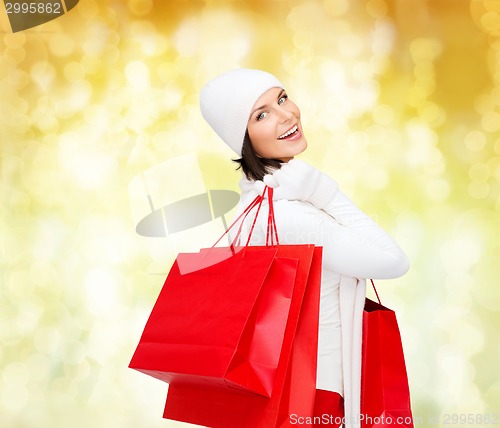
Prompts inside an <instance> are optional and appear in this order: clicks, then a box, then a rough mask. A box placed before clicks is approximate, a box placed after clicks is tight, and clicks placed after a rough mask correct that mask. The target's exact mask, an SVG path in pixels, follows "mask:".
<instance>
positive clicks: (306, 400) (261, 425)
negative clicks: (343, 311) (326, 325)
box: [164, 245, 322, 428]
mask: <svg viewBox="0 0 500 428" xmlns="http://www.w3.org/2000/svg"><path fill="white" fill-rule="evenodd" d="M249 249H250V250H254V251H258V247H257V248H256V247H250V248H249ZM278 254H279V255H280V256H286V257H295V258H297V259H298V260H299V269H298V272H297V279H296V283H295V289H294V292H293V297H292V306H291V309H290V314H289V318H288V323H287V327H286V332H285V337H284V342H283V346H282V352H281V355H280V359H279V365H278V371H277V374H276V379H275V385H274V389H273V392H272V395H271V397H270V398H266V397H262V396H258V395H255V394H246V393H243V392H241V391H237V390H229V389H224V388H221V387H217V386H215V385H205V386H204V387H203V388H199V387H196V386H193V385H189V384H187V383H182V382H173V383H171V384H170V385H169V390H168V395H167V402H166V406H165V412H164V417H165V418H168V419H174V420H178V421H183V422H189V423H193V424H198V425H203V426H209V427H213V428H223V427H227V428H234V427H238V428H271V427H273V428H274V427H292V426H295V424H296V421H297V420H298V417H303V416H312V414H313V408H314V397H315V392H316V357H317V347H318V314H319V294H320V284H321V258H322V249H321V248H319V247H314V246H313V245H283V246H282V245H279V246H278Z"/></svg>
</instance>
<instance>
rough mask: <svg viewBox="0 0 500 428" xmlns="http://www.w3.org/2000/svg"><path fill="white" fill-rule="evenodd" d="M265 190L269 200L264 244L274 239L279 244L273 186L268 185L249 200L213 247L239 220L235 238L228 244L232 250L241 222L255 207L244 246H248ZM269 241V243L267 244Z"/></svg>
mask: <svg viewBox="0 0 500 428" xmlns="http://www.w3.org/2000/svg"><path fill="white" fill-rule="evenodd" d="M266 192H267V195H268V200H269V212H268V217H267V222H268V223H267V234H266V246H269V245H275V244H274V242H275V240H276V245H279V240H278V230H277V227H276V220H275V217H274V204H273V188H272V187H269V186H265V187H264V191H263V192H262V194H261V195H258V196H256V197H255V199H254V200H253V201H252V202H250V204H249V205H248V206H247V207H246V208H245V209H244V210H243V212H242V213H241V214H240V215H239V216H238V217H237V218H236V219H235V220H234V221H233V222H232V223H231V225H230V226H229V227H228V228H227V229H226V230H225V232H224V233H223V234H222V235H221V236H220V238H219V239H217V241H216V242H215V243H214V244H213V245H212V248H213V247H215V246H216V245H217V244H218V243H219V242H220V241H221V240H222V238H224V236H226V235H227V234H228V233H229V231H230V230H231V229H232V228H233V227H234V226H235V225H236V224H237V223H238V222H239V223H240V226H239V228H238V232H237V233H236V236H235V238H234V239H233V241H232V242H231V244H230V245H229V246H230V248H231V251H233V252H234V245H235V243H236V242H237V241H238V239H239V237H240V235H241V231H242V228H243V223H244V222H245V220H246V218H247V217H248V215H249V214H250V212H251V211H252V210H253V209H254V208H255V207H257V212H256V213H255V217H254V219H253V221H252V226H251V228H250V233H249V234H248V239H247V242H246V244H245V246H248V245H249V243H250V239H251V237H252V233H253V230H254V227H255V223H256V222H257V217H258V215H259V212H260V209H261V207H262V202H263V201H264V199H265V194H266ZM269 243H270V244H269Z"/></svg>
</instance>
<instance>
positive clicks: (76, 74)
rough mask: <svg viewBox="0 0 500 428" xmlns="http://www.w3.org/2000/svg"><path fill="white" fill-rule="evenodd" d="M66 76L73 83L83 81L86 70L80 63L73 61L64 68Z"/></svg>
mask: <svg viewBox="0 0 500 428" xmlns="http://www.w3.org/2000/svg"><path fill="white" fill-rule="evenodd" d="M64 76H65V77H66V79H68V80H69V81H71V82H75V81H77V80H81V79H83V78H84V77H85V69H84V68H83V66H82V64H80V63H79V62H76V61H73V62H70V63H69V64H67V65H66V66H65V67H64Z"/></svg>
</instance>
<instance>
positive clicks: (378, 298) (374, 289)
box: [370, 279, 382, 304]
mask: <svg viewBox="0 0 500 428" xmlns="http://www.w3.org/2000/svg"><path fill="white" fill-rule="evenodd" d="M370 281H371V283H372V286H373V291H375V295H376V296H377V300H378V303H379V304H382V302H381V301H380V297H378V293H377V289H376V288H375V283H374V282H373V279H370Z"/></svg>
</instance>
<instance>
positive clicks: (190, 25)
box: [173, 19, 201, 57]
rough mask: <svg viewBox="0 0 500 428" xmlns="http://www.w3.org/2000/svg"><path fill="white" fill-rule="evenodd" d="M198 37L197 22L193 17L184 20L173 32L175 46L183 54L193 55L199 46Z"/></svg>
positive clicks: (199, 35)
mask: <svg viewBox="0 0 500 428" xmlns="http://www.w3.org/2000/svg"><path fill="white" fill-rule="evenodd" d="M200 37H201V34H200V32H199V22H198V21H197V20H194V19H190V20H187V21H184V22H183V23H182V24H181V26H180V28H179V29H178V30H177V32H176V33H175V34H174V37H173V40H174V44H175V48H176V49H177V51H178V52H179V53H180V54H181V55H183V56H186V57H191V56H194V55H196V53H197V52H198V49H199V47H200Z"/></svg>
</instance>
